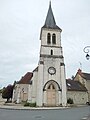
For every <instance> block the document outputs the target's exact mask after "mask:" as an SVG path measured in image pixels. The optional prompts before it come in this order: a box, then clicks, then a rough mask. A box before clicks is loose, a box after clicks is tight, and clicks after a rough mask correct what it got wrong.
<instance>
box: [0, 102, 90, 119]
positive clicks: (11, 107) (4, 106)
mask: <svg viewBox="0 0 90 120" xmlns="http://www.w3.org/2000/svg"><path fill="white" fill-rule="evenodd" d="M79 107H80V106H79ZM68 108H70V107H24V106H23V105H21V104H14V103H6V104H5V103H4V102H2V103H1V102H0V109H9V110H60V109H68ZM81 120H90V115H86V116H83V118H81Z"/></svg>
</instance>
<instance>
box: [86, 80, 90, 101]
mask: <svg viewBox="0 0 90 120" xmlns="http://www.w3.org/2000/svg"><path fill="white" fill-rule="evenodd" d="M86 88H87V90H88V101H89V102H90V80H87V81H86Z"/></svg>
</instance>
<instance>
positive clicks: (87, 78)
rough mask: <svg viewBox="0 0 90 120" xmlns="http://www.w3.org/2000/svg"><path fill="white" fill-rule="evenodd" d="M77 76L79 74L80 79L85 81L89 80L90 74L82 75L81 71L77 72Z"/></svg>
mask: <svg viewBox="0 0 90 120" xmlns="http://www.w3.org/2000/svg"><path fill="white" fill-rule="evenodd" d="M77 74H79V75H80V76H81V77H82V78H84V79H86V80H90V73H84V72H82V70H80V69H79V70H78V72H77Z"/></svg>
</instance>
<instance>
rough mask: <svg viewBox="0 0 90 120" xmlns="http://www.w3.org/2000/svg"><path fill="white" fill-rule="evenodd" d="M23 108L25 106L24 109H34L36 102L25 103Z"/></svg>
mask: <svg viewBox="0 0 90 120" xmlns="http://www.w3.org/2000/svg"><path fill="white" fill-rule="evenodd" d="M24 106H25V107H26V106H28V107H36V102H35V103H29V102H26V103H25V104H24Z"/></svg>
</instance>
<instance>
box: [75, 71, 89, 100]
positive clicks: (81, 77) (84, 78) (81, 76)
mask: <svg viewBox="0 0 90 120" xmlns="http://www.w3.org/2000/svg"><path fill="white" fill-rule="evenodd" d="M74 80H75V81H79V82H80V83H81V84H82V85H84V86H85V87H86V88H87V91H88V101H89V102H90V74H89V73H85V72H82V70H80V69H79V70H78V72H77V73H76V75H75V78H74Z"/></svg>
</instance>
